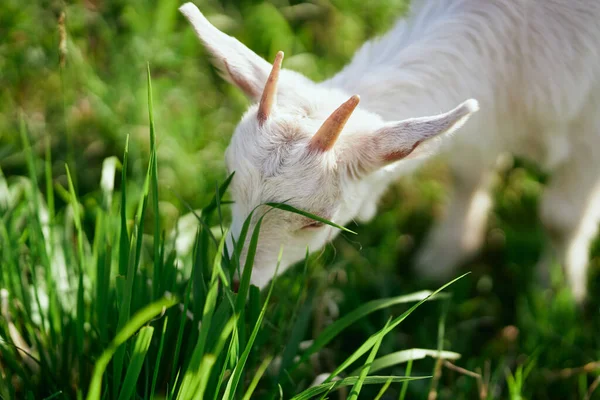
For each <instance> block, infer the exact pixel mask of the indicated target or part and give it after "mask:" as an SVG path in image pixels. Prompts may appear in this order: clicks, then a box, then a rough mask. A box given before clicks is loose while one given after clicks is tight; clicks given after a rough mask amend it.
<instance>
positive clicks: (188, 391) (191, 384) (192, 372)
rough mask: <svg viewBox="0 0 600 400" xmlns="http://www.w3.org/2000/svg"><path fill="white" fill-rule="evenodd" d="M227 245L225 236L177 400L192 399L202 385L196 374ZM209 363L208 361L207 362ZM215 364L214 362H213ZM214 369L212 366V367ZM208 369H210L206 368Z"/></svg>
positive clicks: (203, 348) (214, 302) (207, 331)
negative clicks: (195, 341) (222, 257)
mask: <svg viewBox="0 0 600 400" xmlns="http://www.w3.org/2000/svg"><path fill="white" fill-rule="evenodd" d="M224 245H225V236H223V238H222V239H221V243H220V244H219V249H218V251H217V254H216V255H215V260H214V263H213V269H212V276H211V286H210V289H209V290H208V293H207V296H206V301H205V302H204V311H203V313H202V324H201V326H200V334H199V336H198V342H197V343H196V347H195V348H194V352H193V354H192V358H191V360H190V363H189V365H188V368H187V371H186V373H185V375H184V376H183V381H182V384H181V390H180V391H179V393H178V395H177V399H178V400H179V399H188V398H190V397H191V395H192V393H194V392H195V391H196V389H197V387H198V386H199V384H200V381H199V376H198V375H197V374H196V371H197V370H198V369H199V368H200V363H201V361H202V356H203V355H204V350H205V346H206V340H207V339H208V333H209V331H210V327H211V322H212V317H213V314H214V311H215V307H216V303H217V294H218V290H219V273H218V270H220V269H221V256H222V254H223V246H224ZM207 362H208V361H207ZM213 363H214V361H213ZM211 367H212V365H211ZM206 368H208V367H206Z"/></svg>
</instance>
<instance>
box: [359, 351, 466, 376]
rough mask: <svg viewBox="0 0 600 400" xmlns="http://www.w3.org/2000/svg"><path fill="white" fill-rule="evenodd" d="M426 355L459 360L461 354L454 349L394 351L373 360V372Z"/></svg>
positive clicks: (419, 358)
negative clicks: (453, 350) (440, 350)
mask: <svg viewBox="0 0 600 400" xmlns="http://www.w3.org/2000/svg"><path fill="white" fill-rule="evenodd" d="M425 357H433V358H437V357H439V358H443V359H445V360H458V359H459V358H460V354H458V353H455V352H452V351H442V352H439V351H437V350H430V349H410V350H401V351H396V352H394V353H390V354H387V355H385V356H383V357H380V358H378V359H376V360H375V361H373V364H372V365H371V373H373V372H377V371H380V370H382V369H384V368H389V367H391V366H393V365H398V364H402V363H405V362H408V361H414V360H421V359H423V358H425ZM359 372H360V369H356V370H354V371H352V372H351V373H350V375H358V373H359Z"/></svg>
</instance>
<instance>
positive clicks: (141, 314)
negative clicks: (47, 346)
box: [87, 298, 178, 400]
mask: <svg viewBox="0 0 600 400" xmlns="http://www.w3.org/2000/svg"><path fill="white" fill-rule="evenodd" d="M177 302H178V301H177V299H176V298H162V299H159V300H157V301H155V302H154V303H151V304H149V305H147V306H146V307H144V308H142V309H141V310H140V311H138V312H137V313H135V314H134V315H133V316H132V317H131V319H130V320H129V321H128V322H127V323H126V324H125V326H123V328H122V329H121V330H119V332H118V333H117V335H116V336H115V338H114V339H113V340H112V341H111V342H110V344H109V345H108V347H107V348H106V350H104V352H103V353H102V354H101V355H100V358H98V360H97V361H96V365H95V366H94V372H93V374H92V379H91V381H90V387H89V390H88V395H87V399H88V400H100V395H101V390H102V376H103V375H104V371H105V370H106V367H107V365H108V363H109V362H110V360H111V358H112V356H113V355H114V354H115V351H116V350H117V348H118V347H119V346H120V345H121V344H123V343H125V341H127V340H128V339H129V338H130V337H131V336H133V334H134V333H135V332H137V331H138V330H139V329H140V328H141V327H142V326H143V325H145V324H147V323H148V322H149V321H150V320H152V319H154V318H155V317H156V316H157V315H159V314H161V313H162V312H164V311H165V310H166V309H168V308H171V307H173V306H174V305H175V304H177Z"/></svg>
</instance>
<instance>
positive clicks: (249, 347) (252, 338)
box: [223, 218, 283, 399]
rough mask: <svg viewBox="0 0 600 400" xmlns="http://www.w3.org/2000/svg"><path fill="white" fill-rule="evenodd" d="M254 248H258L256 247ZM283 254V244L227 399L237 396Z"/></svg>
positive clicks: (235, 370) (232, 376)
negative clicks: (238, 386)
mask: <svg viewBox="0 0 600 400" xmlns="http://www.w3.org/2000/svg"><path fill="white" fill-rule="evenodd" d="M261 221H262V218H261V219H260V220H259V223H258V224H257V226H256V228H254V232H253V235H252V239H254V238H255V235H254V233H256V232H257V230H258V229H260V222H261ZM256 238H258V235H256ZM254 250H256V248H255V249H254ZM249 253H250V252H249ZM282 256H283V246H282V247H281V249H280V250H279V255H278V257H277V266H276V267H275V273H274V275H273V280H272V281H271V285H270V287H269V292H268V293H267V297H266V299H265V303H264V305H263V308H262V310H261V311H260V315H259V316H258V320H257V321H256V324H255V325H254V328H253V329H252V333H251V334H250V339H248V343H247V344H246V348H245V349H244V352H243V353H242V355H241V356H240V359H239V361H238V363H237V365H236V366H235V368H234V370H233V373H232V374H231V378H230V379H229V382H227V387H226V388H225V393H224V395H223V398H225V399H233V398H234V396H235V392H236V389H237V385H238V384H239V381H240V377H241V376H242V372H243V370H244V367H245V365H246V360H247V359H248V355H249V354H250V351H251V350H252V345H253V344H254V341H255V340H256V336H257V335H258V331H259V329H260V326H261V325H262V320H263V318H264V316H265V313H266V312H267V305H268V304H269V300H270V298H271V293H273V288H274V287H275V280H276V276H277V272H278V271H279V265H280V263H281V257H282ZM252 257H254V254H252ZM252 261H253V259H252ZM246 265H248V262H246ZM249 267H250V269H251V268H252V264H250V265H249ZM244 273H246V271H245V270H244ZM238 300H239V297H238Z"/></svg>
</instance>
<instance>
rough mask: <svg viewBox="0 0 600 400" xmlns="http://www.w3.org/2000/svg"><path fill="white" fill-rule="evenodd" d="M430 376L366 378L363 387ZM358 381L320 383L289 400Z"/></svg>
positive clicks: (298, 399) (304, 399) (303, 397)
mask: <svg viewBox="0 0 600 400" xmlns="http://www.w3.org/2000/svg"><path fill="white" fill-rule="evenodd" d="M428 378H431V377H430V376H413V377H407V376H367V377H366V378H365V380H364V381H363V384H364V385H381V384H385V383H387V382H388V381H392V383H397V382H404V381H416V380H418V379H428ZM357 381H358V376H349V377H348V378H344V379H340V380H339V381H333V382H328V383H322V384H320V385H318V386H313V387H311V388H308V389H306V390H305V391H303V392H302V393H300V394H297V395H296V396H294V397H292V399H291V400H309V399H311V398H313V397H315V396H317V395H319V394H321V393H323V392H326V391H332V390H335V389H338V388H340V387H344V386H351V385H354V384H355V383H356V382H357Z"/></svg>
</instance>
